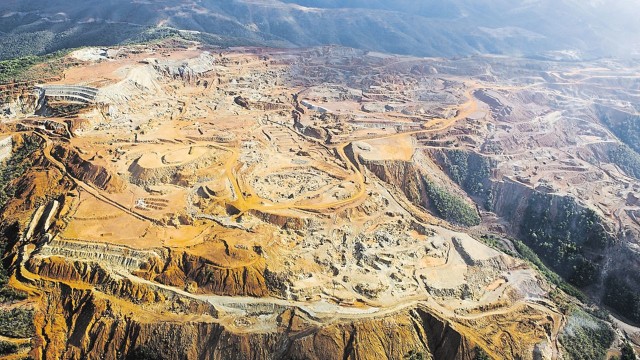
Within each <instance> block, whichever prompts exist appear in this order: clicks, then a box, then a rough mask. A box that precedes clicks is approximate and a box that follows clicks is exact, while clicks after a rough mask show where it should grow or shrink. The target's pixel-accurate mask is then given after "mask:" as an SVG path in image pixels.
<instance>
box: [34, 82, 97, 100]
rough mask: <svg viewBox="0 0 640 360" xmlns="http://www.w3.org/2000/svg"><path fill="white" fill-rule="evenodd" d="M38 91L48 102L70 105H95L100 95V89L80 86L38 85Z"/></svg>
mask: <svg viewBox="0 0 640 360" xmlns="http://www.w3.org/2000/svg"><path fill="white" fill-rule="evenodd" d="M36 89H37V90H39V91H41V92H43V94H42V95H43V96H44V97H45V98H46V99H47V100H53V101H60V102H66V103H70V104H93V103H94V102H95V100H96V95H98V89H96V88H92V87H88V86H79V85H78V86H76V85H36Z"/></svg>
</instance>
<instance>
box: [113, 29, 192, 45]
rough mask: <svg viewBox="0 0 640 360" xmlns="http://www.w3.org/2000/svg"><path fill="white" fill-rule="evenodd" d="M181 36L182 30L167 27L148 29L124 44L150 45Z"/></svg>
mask: <svg viewBox="0 0 640 360" xmlns="http://www.w3.org/2000/svg"><path fill="white" fill-rule="evenodd" d="M180 34H181V33H180V30H177V29H174V28H170V27H166V26H158V27H148V28H147V29H146V30H144V31H142V32H140V33H139V34H136V35H134V36H133V37H131V38H130V39H127V40H126V41H124V42H123V44H127V45H130V44H148V43H153V42H158V41H162V40H166V39H170V38H181V37H182V36H181V35H180Z"/></svg>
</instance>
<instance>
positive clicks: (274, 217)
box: [249, 210, 310, 230]
mask: <svg viewBox="0 0 640 360" xmlns="http://www.w3.org/2000/svg"><path fill="white" fill-rule="evenodd" d="M249 213H251V214H252V215H253V216H255V217H257V218H258V219H260V220H262V221H264V222H267V223H269V224H273V225H275V226H277V227H279V228H281V229H285V230H304V229H307V228H308V227H309V225H310V219H308V218H299V217H289V216H285V215H279V214H274V213H268V212H264V211H260V210H249Z"/></svg>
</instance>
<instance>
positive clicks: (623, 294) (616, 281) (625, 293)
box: [603, 275, 640, 322]
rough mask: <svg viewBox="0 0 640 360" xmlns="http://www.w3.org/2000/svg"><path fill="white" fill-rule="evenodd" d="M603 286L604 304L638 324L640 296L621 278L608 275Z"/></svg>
mask: <svg viewBox="0 0 640 360" xmlns="http://www.w3.org/2000/svg"><path fill="white" fill-rule="evenodd" d="M604 285H605V289H606V291H605V295H604V299H603V300H604V303H605V304H606V305H607V306H610V307H611V308H612V309H614V310H616V311H618V312H619V313H620V314H623V315H624V316H625V317H627V318H629V319H630V320H633V321H636V322H640V294H639V293H638V292H637V291H634V289H633V288H632V287H631V286H630V285H629V284H628V283H627V281H626V280H625V279H624V278H623V277H622V276H615V275H609V276H608V277H607V279H606V280H605V283H604Z"/></svg>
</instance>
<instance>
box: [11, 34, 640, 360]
mask: <svg viewBox="0 0 640 360" xmlns="http://www.w3.org/2000/svg"><path fill="white" fill-rule="evenodd" d="M66 58H67V59H68V60H69V61H68V64H72V65H68V66H67V67H66V69H65V70H64V73H63V74H61V76H58V77H53V78H49V79H44V80H42V81H34V82H30V83H24V84H15V85H13V86H5V87H3V88H2V94H3V96H2V98H3V99H4V100H3V101H4V102H3V103H1V106H0V111H1V115H0V116H1V124H0V158H2V161H4V162H5V163H10V162H11V163H12V164H13V165H12V166H14V167H13V169H14V170H15V171H13V173H12V174H14V175H13V176H4V175H3V179H2V180H3V181H6V182H7V185H6V187H5V190H4V191H5V193H6V194H7V195H6V196H5V195H4V194H3V196H5V198H4V199H3V200H4V201H5V203H4V207H3V208H2V213H1V215H0V222H1V225H0V235H1V236H2V238H3V239H4V241H5V242H6V244H7V245H6V249H5V251H6V256H5V258H4V260H3V261H4V264H5V267H6V268H7V269H8V274H7V276H8V282H7V287H8V288H11V289H14V291H19V292H21V293H24V294H26V296H24V297H23V298H20V299H18V300H12V301H8V302H6V303H4V304H3V305H2V309H3V311H10V310H12V309H22V310H23V311H25V312H26V313H28V314H31V316H32V317H31V318H30V319H31V320H30V321H32V331H31V333H29V334H25V335H22V336H13V337H11V336H2V338H3V339H9V341H12V342H15V343H16V344H27V345H28V346H22V347H20V348H21V349H22V350H21V353H20V354H22V355H24V356H26V355H27V354H28V355H29V356H31V357H32V358H34V359H134V358H135V359H137V358H148V359H155V358H163V359H372V360H373V359H413V360H417V359H465V360H473V359H485V358H487V357H488V358H493V359H562V358H567V359H569V358H574V357H570V356H569V355H567V354H571V351H576V348H581V347H584V348H582V351H589V350H584V349H585V348H586V347H587V346H593V347H594V348H597V350H594V351H601V352H605V353H607V354H610V355H613V354H616V352H617V349H619V347H620V344H622V343H623V342H624V341H627V340H625V339H628V341H631V342H632V343H633V341H635V342H636V344H639V343H640V332H639V331H640V329H638V328H637V327H634V324H637V323H638V322H639V321H640V312H638V314H635V313H632V312H629V311H626V310H624V308H623V307H622V305H620V304H617V303H616V301H615V299H613V300H612V299H610V296H609V294H610V293H611V291H614V290H612V288H611V287H612V286H614V285H615V284H614V285H612V280H611V279H612V278H614V279H615V280H616V281H618V282H619V283H620V284H621V285H620V284H618V286H619V287H620V288H623V289H638V286H640V280H639V279H638V276H637V274H638V269H639V268H640V260H639V259H640V257H638V251H639V240H638V239H639V238H640V236H639V234H640V180H638V178H639V177H640V160H637V159H636V157H638V156H637V154H636V155H633V154H634V153H633V151H634V150H632V149H631V148H633V147H634V146H635V145H634V144H630V145H629V146H627V145H624V144H623V142H622V141H621V140H619V139H618V137H617V136H618V135H617V134H616V133H615V130H612V129H615V124H617V123H619V122H624V121H625V119H627V118H629V117H633V116H636V117H637V116H639V115H640V114H638V107H637V106H636V107H634V104H636V105H637V104H638V102H639V100H640V75H638V74H639V73H640V65H639V64H618V63H615V62H610V61H606V60H602V61H594V62H593V63H570V62H566V63H561V62H552V61H542V60H540V61H538V60H524V59H511V58H506V57H491V56H478V57H472V58H463V59H458V60H444V59H439V58H428V59H427V58H415V57H408V56H391V55H384V54H378V53H373V52H366V51H361V50H353V49H348V48H342V47H333V46H331V47H321V48H309V49H295V50H293V49H289V50H277V49H265V48H232V49H224V50H222V49H220V48H213V47H207V46H204V45H201V44H198V43H193V42H186V41H181V42H178V41H164V42H159V43H155V44H151V45H130V46H123V47H117V48H109V49H102V50H99V49H80V50H76V51H74V52H71V53H69V54H68V55H66ZM612 124H614V125H612ZM625 154H626V155H625ZM630 154H631V155H630ZM634 156H636V157H634ZM638 158H640V157H638ZM629 159H632V160H629ZM16 162H17V163H16ZM14 163H16V164H14ZM3 174H4V173H3ZM15 174H18V175H15ZM533 220H535V223H533ZM567 234H570V235H567ZM556 239H560V240H558V241H556ZM531 249H533V250H531ZM534 252H535V253H537V254H538V256H535V255H533V257H532V256H531V254H533V253H534ZM556 273H557V274H559V275H557V274H556ZM565 280H566V281H565ZM631 291H632V292H633V291H635V290H631ZM616 294H617V293H616ZM616 296H617V295H616ZM620 296H622V295H620ZM602 307H606V308H607V309H608V310H609V311H610V312H611V313H610V315H607V314H604V315H603V314H602V311H601V310H599V309H601V308H602ZM584 334H590V336H589V340H588V341H591V342H593V344H591V343H588V344H587V345H584V344H586V343H587V342H588V341H587V340H585V339H586V338H584V337H583V336H584ZM594 334H595V335H594ZM601 334H605V335H601ZM606 337H609V338H606ZM604 338H606V339H604ZM603 339H604V345H603V344H601V343H599V342H602V341H603ZM576 344H579V345H576ZM20 354H18V355H15V356H18V357H14V358H20V357H19V356H20Z"/></svg>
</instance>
